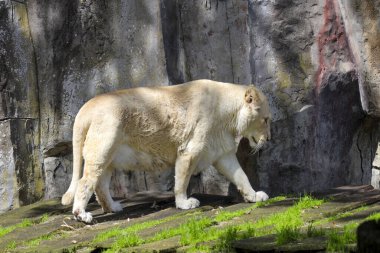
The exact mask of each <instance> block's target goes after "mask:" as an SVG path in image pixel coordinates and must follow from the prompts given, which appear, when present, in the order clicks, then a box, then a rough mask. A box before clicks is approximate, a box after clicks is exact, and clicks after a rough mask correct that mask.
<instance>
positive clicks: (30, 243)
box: [22, 231, 64, 247]
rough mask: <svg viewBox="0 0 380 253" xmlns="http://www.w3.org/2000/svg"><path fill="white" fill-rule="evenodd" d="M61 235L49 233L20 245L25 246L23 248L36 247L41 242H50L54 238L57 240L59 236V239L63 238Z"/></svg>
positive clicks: (59, 233) (59, 232) (58, 232)
mask: <svg viewBox="0 0 380 253" xmlns="http://www.w3.org/2000/svg"><path fill="white" fill-rule="evenodd" d="M62 235H63V234H62V232H61V231H56V232H52V233H49V234H46V235H42V236H39V237H37V238H34V239H31V240H28V241H26V242H24V243H22V246H25V247H33V246H38V245H40V243H41V242H42V241H48V240H52V239H54V238H57V237H58V236H60V237H62V238H63V237H64V236H62Z"/></svg>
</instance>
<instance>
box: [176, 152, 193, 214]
mask: <svg viewBox="0 0 380 253" xmlns="http://www.w3.org/2000/svg"><path fill="white" fill-rule="evenodd" d="M195 165H196V159H195V157H194V156H193V155H191V154H182V155H180V156H178V157H177V160H176V163H175V185H174V194H175V204H176V207H177V208H180V209H191V208H196V207H198V206H199V200H197V199H195V198H187V187H188V185H189V181H190V177H191V175H192V171H193V170H194V167H195Z"/></svg>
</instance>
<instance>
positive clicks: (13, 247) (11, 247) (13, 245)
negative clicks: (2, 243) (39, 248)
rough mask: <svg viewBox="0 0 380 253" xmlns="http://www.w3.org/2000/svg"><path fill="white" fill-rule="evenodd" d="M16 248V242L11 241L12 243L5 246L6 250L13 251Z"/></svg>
mask: <svg viewBox="0 0 380 253" xmlns="http://www.w3.org/2000/svg"><path fill="white" fill-rule="evenodd" d="M16 247H17V243H16V241H12V242H10V243H8V244H7V247H6V250H13V249H15V248H16Z"/></svg>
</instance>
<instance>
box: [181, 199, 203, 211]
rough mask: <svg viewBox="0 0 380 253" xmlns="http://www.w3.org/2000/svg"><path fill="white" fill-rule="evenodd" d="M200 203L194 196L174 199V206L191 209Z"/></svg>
mask: <svg viewBox="0 0 380 253" xmlns="http://www.w3.org/2000/svg"><path fill="white" fill-rule="evenodd" d="M199 205H200V202H199V200H197V199H195V198H188V199H183V200H179V201H176V206H177V208H179V209H192V208H196V207H198V206H199Z"/></svg>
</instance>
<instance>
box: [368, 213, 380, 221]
mask: <svg viewBox="0 0 380 253" xmlns="http://www.w3.org/2000/svg"><path fill="white" fill-rule="evenodd" d="M365 220H375V221H376V222H379V221H380V213H374V214H371V215H370V216H368V217H367V218H366V219H365Z"/></svg>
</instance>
